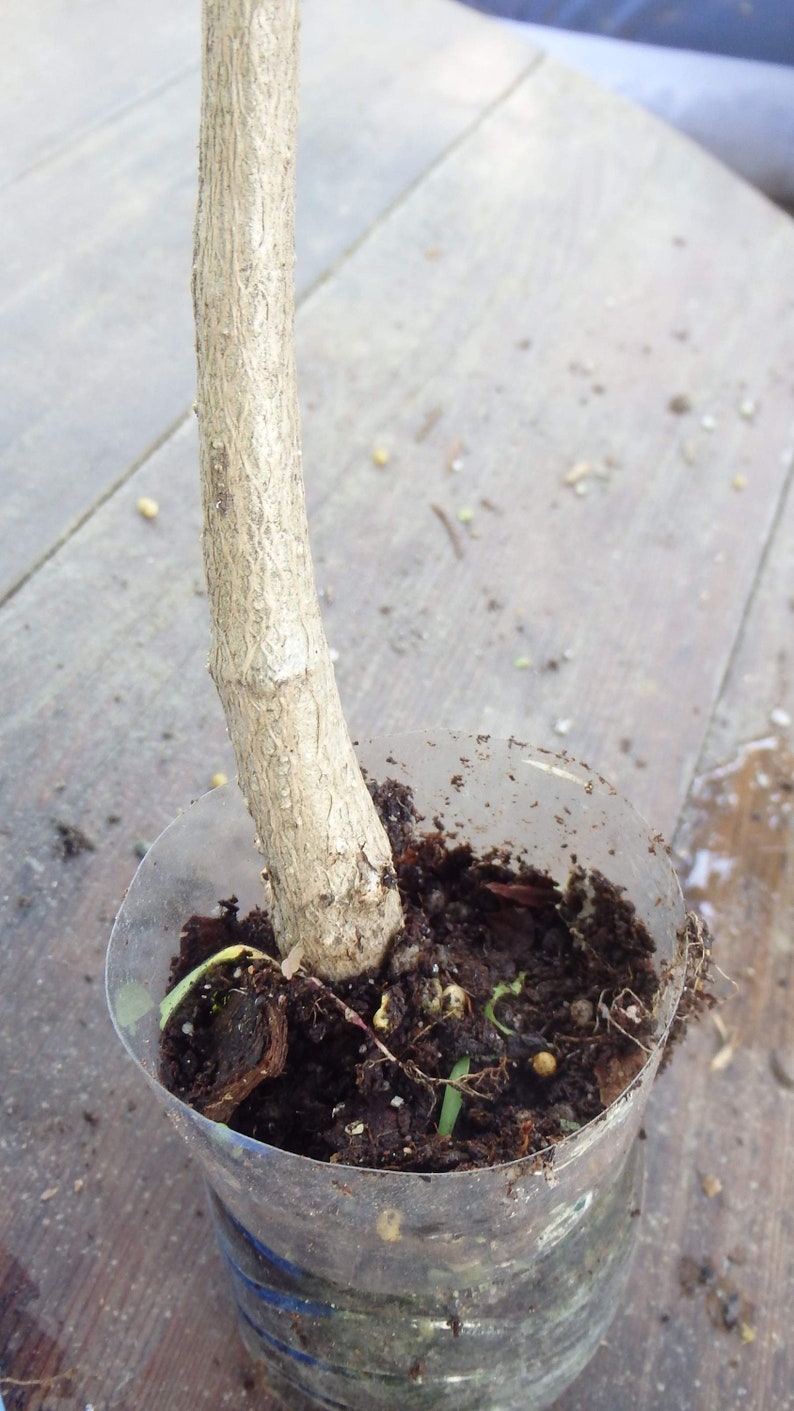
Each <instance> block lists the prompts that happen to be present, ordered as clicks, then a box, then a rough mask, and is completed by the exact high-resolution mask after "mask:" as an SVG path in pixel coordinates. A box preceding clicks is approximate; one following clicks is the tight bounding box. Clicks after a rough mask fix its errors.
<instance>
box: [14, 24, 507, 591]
mask: <svg viewBox="0 0 794 1411" xmlns="http://www.w3.org/2000/svg"><path fill="white" fill-rule="evenodd" d="M125 14H127V20H126V23H127V24H129V23H130V22H131V21H130V18H129V13H128V10H127V8H125ZM62 18H63V17H62ZM64 22H65V21H64ZM31 23H32V21H31ZM42 23H43V21H42ZM185 24H186V25H187V20H185ZM189 27H190V28H191V31H192V21H191V22H190V26H189ZM165 28H166V30H169V29H171V28H173V30H174V39H173V43H174V44H175V45H176V44H177V41H179V46H185V47H186V46H187V38H186V32H183V31H182V30H181V29H180V28H179V26H178V25H177V23H176V21H174V24H173V26H171V25H170V24H169V22H165ZM155 29H157V26H155ZM158 32H159V31H158ZM114 34H115V39H114ZM123 34H124V28H123V26H122V25H121V21H120V28H119V31H118V33H115V32H114V33H111V32H110V31H108V33H107V34H106V36H105V40H106V43H105V48H107V45H108V44H110V43H111V41H113V42H114V43H115V44H116V46H117V48H116V49H114V58H113V62H112V64H111V65H110V70H111V71H113V72H115V74H116V80H115V82H116V88H117V90H118V92H119V94H120V95H126V94H128V93H131V92H136V93H139V98H138V100H137V101H135V102H127V101H126V100H123V98H122V96H120V100H119V101H120V107H119V110H118V111H117V112H116V111H112V112H108V111H107V107H108V103H109V102H110V99H109V98H108V97H107V95H105V94H104V78H105V74H106V69H105V65H104V63H103V53H102V50H101V49H100V53H99V54H98V55H97V56H96V57H94V56H93V52H92V50H91V44H90V32H88V31H87V32H85V33H84V38H83V48H84V50H87V51H88V52H82V51H81V52H80V54H79V62H80V64H81V65H82V66H83V68H84V69H85V70H86V71H87V72H88V73H89V74H92V75H93V79H92V81H91V82H89V83H88V86H87V91H88V92H93V95H94V96H93V99H92V100H91V101H92V102H93V103H94V104H95V106H96V107H97V112H98V113H102V112H104V113H105V121H102V122H100V121H99V120H97V122H96V123H95V124H94V125H93V126H89V128H88V130H87V131H86V132H85V133H82V135H81V134H79V133H77V134H74V135H73V140H71V141H66V140H65V139H66V136H68V133H69V132H71V129H70V128H69V127H68V122H67V119H66V118H64V122H65V123H66V124H67V126H66V128H65V137H64V144H63V146H62V147H61V148H59V149H58V151H57V152H55V153H54V154H53V155H52V157H51V158H50V159H48V160H46V161H45V160H43V161H42V162H40V163H39V164H38V165H34V166H32V167H29V168H28V169H27V171H26V172H25V173H24V174H23V178H22V179H20V180H18V181H16V182H14V183H12V184H11V185H10V186H7V187H6V188H5V190H3V191H2V192H0V216H1V217H2V221H3V228H4V232H5V248H4V261H3V266H2V269H1V270H0V380H2V384H3V387H4V394H5V395H4V406H3V412H2V419H0V476H2V480H3V484H4V505H3V516H2V527H1V528H0V593H5V592H7V591H8V590H9V589H10V588H12V587H13V585H14V584H16V583H18V582H19V581H21V579H22V578H23V577H24V575H25V574H26V573H27V572H29V571H30V568H31V565H34V564H36V563H37V562H39V561H40V560H41V558H42V557H43V556H45V555H46V554H47V553H48V552H50V551H51V550H52V548H53V547H54V546H56V545H57V544H58V543H59V542H61V541H62V540H63V539H65V538H66V537H68V535H69V534H70V533H71V532H72V531H73V529H74V528H75V527H76V525H77V524H79V523H80V521H81V519H82V517H83V516H84V515H85V514H86V513H89V512H90V511H91V508H92V507H93V505H94V504H95V502H96V501H97V500H98V499H101V497H102V496H103V495H105V494H108V493H110V492H111V490H112V489H113V487H114V486H115V485H117V484H118V483H119V482H120V480H121V479H122V478H123V477H124V475H126V474H128V473H129V471H130V468H131V467H133V466H134V465H135V464H137V463H138V462H139V461H140V459H141V458H142V457H143V456H144V455H146V454H148V453H150V452H151V450H152V449H153V448H154V446H156V445H157V444H158V442H159V441H160V440H161V439H162V437H163V436H164V435H167V434H168V433H169V432H170V431H171V430H173V428H174V426H175V425H177V424H178V422H179V420H180V418H181V417H183V416H185V415H186V414H187V409H188V407H189V405H190V403H191V401H192V399H193V390H194V385H195V368H194V353H193V328H192V313H191V307H190V295H189V283H190V267H191V258H192V239H193V208H194V204H195V191H196V156H195V153H196V142H197V135H198V68H197V63H198V57H199V46H198V40H197V39H196V40H195V42H193V41H191V43H192V49H191V50H190V59H189V61H188V59H187V58H186V61H185V64H184V65H183V68H182V70H181V71H180V72H179V73H176V74H174V75H173V76H172V78H171V79H170V80H169V81H168V82H163V83H161V84H160V85H159V86H157V85H156V84H154V83H153V80H152V74H153V69H152V65H153V63H154V59H153V58H152V56H151V55H150V54H149V52H148V51H147V50H146V49H145V47H144V48H142V47H141V46H140V45H139V44H137V43H136V44H133V45H130V46H129V48H127V47H125V45H124V42H123ZM180 36H181V38H180ZM348 36H352V40H351V41H350V42H348ZM31 43H32V40H31ZM118 49H120V50H121V52H117V50H118ZM76 50H77V46H76V45H75V44H74V43H73V45H72V48H71V49H69V50H68V53H72V54H73V55H75V57H74V64H75V65H77V63H78V57H77V55H76ZM186 54H187V48H186ZM124 55H126V67H125V63H124ZM533 62H534V59H533V54H532V51H531V50H528V49H527V48H526V46H522V45H516V44H515V43H514V42H512V41H511V40H510V39H509V38H507V37H505V36H503V35H502V34H501V32H500V31H499V30H498V29H497V27H496V26H494V25H492V24H490V23H488V22H487V21H484V20H483V19H482V18H481V17H479V16H477V15H472V14H468V13H467V12H466V11H464V10H460V11H459V8H458V7H457V6H455V5H453V4H452V3H451V0H445V3H443V4H442V3H438V4H437V5H434V6H432V7H431V8H430V11H429V12H426V7H425V6H424V3H423V0H382V4H381V5H380V6H379V7H378V8H377V11H376V10H375V9H373V7H372V6H371V5H369V6H360V7H357V6H354V5H352V4H351V3H350V0H336V3H334V4H331V5H325V4H317V3H314V0H310V3H309V4H307V5H306V7H305V16H304V44H303V63H302V92H303V101H302V127H301V136H300V138H299V152H300V156H299V177H298V181H299V196H298V212H297V226H298V228H297V250H298V265H297V279H298V290H299V293H305V291H306V290H307V289H308V288H309V287H310V286H311V285H313V284H314V283H316V282H317V281H318V280H319V279H321V278H322V277H323V275H324V274H325V273H327V271H328V270H329V268H330V267H331V266H332V264H333V263H334V261H336V260H338V259H339V258H340V257H341V256H342V255H343V253H344V251H345V250H346V249H347V248H348V247H349V246H350V245H351V244H353V243H355V241H356V240H358V239H360V238H361V236H362V235H363V234H364V233H365V232H366V231H367V230H368V229H369V227H370V226H371V225H372V223H373V222H374V221H376V220H377V219H378V218H379V217H380V216H382V215H383V213H384V212H385V211H386V210H387V209H388V208H389V207H390V206H391V204H392V203H393V202H395V201H396V200H398V199H399V198H400V197H401V196H402V194H403V193H404V192H405V190H406V188H410V186H411V185H412V184H413V183H414V182H415V181H416V180H418V178H419V177H420V176H421V175H422V173H423V172H424V171H425V170H426V169H427V167H428V165H429V164H432V163H433V162H434V161H436V160H437V159H438V158H439V157H440V156H441V155H442V154H443V152H444V151H446V150H447V148H448V147H449V146H450V145H453V144H454V143H455V142H456V141H459V140H460V138H461V137H462V135H463V133H465V131H466V130H467V128H468V127H469V126H470V125H471V124H472V122H474V121H475V120H476V118H477V116H478V114H479V113H480V111H481V109H482V107H483V105H487V104H489V103H493V102H495V101H497V100H498V99H499V97H500V96H501V95H502V94H503V93H504V91H505V89H506V88H507V87H509V85H510V84H512V83H514V82H515V81H516V79H517V78H518V77H519V76H520V74H521V73H522V72H525V71H526V69H527V68H528V67H529V66H530V65H531V64H532V63H533ZM64 63H65V64H67V60H66V58H65V59H64ZM162 63H163V65H164V64H165V60H164V59H163V61H162ZM94 67H95V68H96V74H94ZM68 72H69V65H68V64H67V71H66V72H65V73H63V74H62V78H61V81H62V82H63V83H64V85H65V86H66V87H67V91H69V92H71V88H70V87H69V82H68ZM51 81H52V82H53V83H54V82H56V80H55V78H54V77H53V76H52V75H51ZM103 95H104V96H103ZM52 106H53V105H52V103H50V105H49V109H51V108H52ZM35 111H37V112H38V111H39V109H38V108H36V110H35ZM75 121H77V119H75Z"/></svg>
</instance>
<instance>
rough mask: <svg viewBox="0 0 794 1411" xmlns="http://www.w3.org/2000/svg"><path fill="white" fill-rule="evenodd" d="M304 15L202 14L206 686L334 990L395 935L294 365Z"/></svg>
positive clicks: (287, 915) (276, 888)
mask: <svg viewBox="0 0 794 1411" xmlns="http://www.w3.org/2000/svg"><path fill="white" fill-rule="evenodd" d="M298 25H299V4H298V0H205V3H204V80H203V99H202V116H201V139H200V165H199V197H198V210H197V217H196V255H195V267H194V301H195V315H196V340H197V354H198V398H197V412H198V419H199V428H200V444H201V479H202V494H203V501H204V557H205V564H206V571H207V582H208V588H209V596H210V604H211V611H212V620H213V646H212V652H211V659H210V670H211V673H212V677H213V680H214V681H215V684H216V686H217V688H218V692H219V694H220V697H221V701H222V703H223V708H224V711H225V713H226V719H227V723H228V727H229V733H230V735H231V739H232V743H233V745H234V750H235V756H236V761H237V769H238V776H239V781H240V784H241V786H242V788H243V791H244V793H245V796H246V799H247V800H248V806H249V808H250V810H251V813H252V816H253V818H254V822H255V824H256V829H257V835H258V844H259V846H260V847H261V849H262V852H263V854H264V857H265V863H266V870H267V873H268V875H269V878H270V881H271V883H272V890H273V898H272V909H273V918H274V925H275V928H276V933H277V935H278V937H279V945H280V948H281V950H282V953H283V954H285V955H286V954H287V953H288V952H289V951H290V950H291V949H292V948H293V947H294V946H296V945H300V946H301V948H302V950H301V956H302V960H303V963H304V964H305V965H306V966H307V967H308V968H309V969H311V970H313V971H315V972H317V973H318V974H320V975H322V976H324V977H326V978H328V979H342V978H345V977H346V976H348V975H352V974H356V973H361V972H363V971H365V970H368V969H370V968H372V967H374V966H375V965H377V964H378V962H379V961H380V960H381V958H382V956H383V954H384V952H385V950H386V948H387V946H388V943H389V941H390V939H391V937H392V935H393V934H394V933H395V931H396V930H397V929H398V927H399V925H400V922H401V913H400V906H399V901H398V898H397V894H396V892H395V891H394V890H393V869H392V861H391V854H390V851H389V846H388V842H387V840H386V836H385V834H384V832H383V829H382V827H381V825H380V822H379V820H378V818H377V816H376V814H375V811H374V809H373V806H372V803H371V800H370V797H369V794H368V792H367V790H366V788H365V786H364V784H363V781H362V779H361V774H360V771H359V769H358V765H357V763H356V759H355V756H354V753H353V749H352V746H351V744H350V740H349V736H348V733H347V729H346V726H345V723H344V719H343V716H342V710H341V705H340V702H339V695H338V692H337V687H336V682H335V679H334V672H333V666H332V664H331V660H330V656H329V653H328V647H327V643H326V640H325V634H324V630H323V626H322V621H321V618H320V610H319V604H318V601H317V594H316V590H315V585H314V576H313V569H312V563H311V554H310V549H309V540H308V530H307V524H306V511H305V500H304V489H303V478H302V473H301V450H300V427H299V415H298V398H297V385H296V376H295V360H294V332H293V326H294V205H295V200H294V186H295V135H296V117H297V62H298V59H297V56H298Z"/></svg>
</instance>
